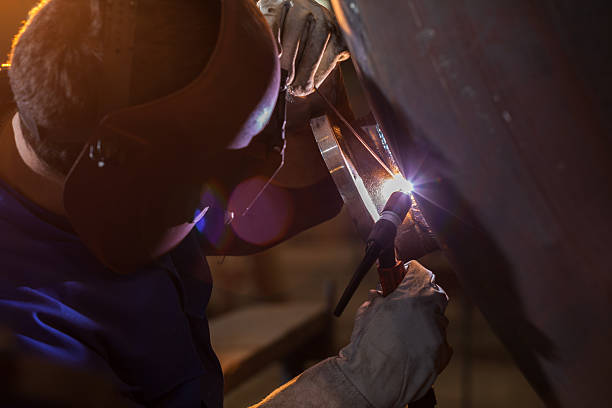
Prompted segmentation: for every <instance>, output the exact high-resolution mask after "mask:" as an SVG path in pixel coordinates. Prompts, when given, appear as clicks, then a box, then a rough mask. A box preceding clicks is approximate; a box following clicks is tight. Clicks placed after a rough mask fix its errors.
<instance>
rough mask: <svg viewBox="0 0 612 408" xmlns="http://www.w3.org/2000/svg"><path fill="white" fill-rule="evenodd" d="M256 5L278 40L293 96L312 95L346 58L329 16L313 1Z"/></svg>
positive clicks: (262, 0)
mask: <svg viewBox="0 0 612 408" xmlns="http://www.w3.org/2000/svg"><path fill="white" fill-rule="evenodd" d="M257 6H258V7H259V9H260V10H261V12H262V13H263V15H264V17H265V18H266V21H267V22H268V24H269V25H270V28H271V29H272V33H273V34H274V36H275V37H276V39H277V41H278V44H279V50H280V52H281V68H282V69H284V70H286V71H287V72H288V79H287V85H288V86H289V92H290V93H291V94H293V95H294V96H307V95H309V94H311V93H313V92H314V90H315V86H316V87H319V86H320V85H321V83H323V81H324V80H325V79H326V78H327V77H328V75H329V74H330V73H331V72H332V70H333V69H334V68H335V67H336V65H337V64H338V62H340V61H344V60H346V59H348V58H349V56H350V55H349V52H348V50H347V47H346V45H345V44H344V41H343V40H342V36H341V35H340V30H339V28H338V26H337V25H336V22H335V19H334V17H333V15H332V14H331V12H330V11H329V10H327V9H326V8H325V7H323V6H321V5H320V4H318V3H317V2H316V1H313V0H259V1H258V2H257Z"/></svg>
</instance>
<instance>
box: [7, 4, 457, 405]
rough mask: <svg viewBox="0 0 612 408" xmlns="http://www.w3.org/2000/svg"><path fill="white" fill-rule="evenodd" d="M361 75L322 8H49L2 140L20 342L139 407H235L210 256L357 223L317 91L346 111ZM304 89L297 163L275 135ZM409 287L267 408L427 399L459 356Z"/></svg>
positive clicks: (425, 299)
mask: <svg viewBox="0 0 612 408" xmlns="http://www.w3.org/2000/svg"><path fill="white" fill-rule="evenodd" d="M279 56H280V59H279ZM347 57H348V55H347V52H346V50H345V49H344V47H343V45H342V41H341V39H340V38H339V35H338V32H337V31H336V27H335V23H334V20H333V17H332V15H331V13H330V12H329V11H328V10H326V9H325V8H323V7H322V6H320V5H318V4H317V3H316V2H314V1H311V0H293V1H291V2H288V1H279V0H276V1H274V0H262V1H260V2H259V3H257V4H255V3H254V2H253V1H251V0H221V1H219V0H140V1H122V0H113V1H106V0H105V1H102V0H89V1H83V0H45V1H42V2H41V3H40V4H39V5H38V6H37V7H36V8H35V9H33V10H32V12H31V13H30V16H29V19H28V21H27V22H26V24H25V25H24V27H23V29H22V30H21V32H20V33H19V35H18V36H17V37H16V38H15V41H14V44H13V49H12V52H11V56H10V61H9V62H10V71H9V76H10V85H11V89H12V93H13V95H14V99H15V102H16V112H13V115H11V116H10V117H8V119H6V118H5V120H4V123H2V130H1V132H2V133H1V138H0V266H1V273H0V325H1V326H5V327H7V328H8V329H10V330H11V331H12V332H13V333H15V336H16V341H17V344H18V347H19V349H20V350H21V351H22V352H26V353H31V354H34V355H37V356H40V357H44V358H47V359H49V360H51V361H56V362H58V363H61V364H63V365H68V366H71V367H75V368H78V369H87V370H96V371H98V372H101V373H103V374H104V375H105V376H107V377H108V378H109V379H110V381H112V382H113V383H114V384H115V386H116V387H117V388H118V389H119V390H120V391H121V393H122V395H124V396H125V398H126V399H128V400H131V401H133V402H135V403H137V404H142V405H146V406H168V407H170V406H172V407H175V406H181V407H186V406H207V407H219V406H222V404H223V379H222V373H221V369H220V366H219V363H218V360H217V358H216V356H215V354H214V352H213V350H212V349H211V345H210V338H209V332H208V322H207V320H206V316H205V309H206V305H207V303H208V300H209V298H210V293H211V289H212V280H211V276H210V271H209V269H208V266H207V264H206V261H205V258H204V256H205V255H215V254H230V255H231V254H238V255H240V254H247V253H251V252H257V251H259V250H262V249H264V248H267V247H270V246H272V245H274V244H276V243H278V242H280V241H282V240H284V239H287V238H288V237H290V236H292V235H294V234H296V233H298V232H299V231H302V230H304V229H306V228H308V227H310V226H313V225H316V224H318V223H320V222H323V221H325V220H327V219H329V218H331V217H333V216H334V215H335V214H337V213H338V211H339V209H340V206H341V200H340V199H339V196H338V194H337V191H336V190H335V188H334V185H333V182H332V181H331V179H330V178H329V175H328V172H327V170H326V169H325V167H324V165H323V164H322V161H321V158H320V157H319V156H318V152H317V148H316V146H315V145H314V141H313V139H312V135H311V134H309V130H308V119H309V115H310V113H311V110H312V109H314V108H313V107H312V106H313V103H314V102H312V101H314V100H315V99H316V95H313V91H314V88H315V87H319V86H320V87H321V89H322V92H328V93H329V94H330V95H332V96H334V95H336V96H337V95H341V92H340V91H338V89H337V88H336V87H337V83H336V82H337V81H336V82H334V81H335V80H334V79H331V77H333V76H334V75H335V74H334V68H335V66H336V64H337V63H338V62H339V61H340V60H342V59H345V58H347ZM281 72H286V73H287V74H286V75H281ZM328 77H330V79H328V80H326V78H328ZM284 82H286V83H284ZM285 85H287V86H288V93H289V94H292V95H293V98H294V101H293V102H292V101H289V102H288V103H287V107H286V108H287V110H288V117H289V121H288V123H287V127H286V129H287V137H286V148H285V140H283V138H282V137H275V136H278V135H276V134H275V132H281V133H282V132H283V129H284V125H281V126H280V127H279V128H275V127H274V126H273V125H274V124H273V123H272V122H274V121H273V120H271V119H270V118H271V117H272V118H273V112H275V111H277V110H278V109H277V107H278V106H279V98H278V95H279V89H281V90H282V89H283V88H284V86H285ZM326 87H327V88H328V89H327V91H326V90H325V88H326ZM313 98H315V99H313ZM336 99H339V98H336ZM282 164H284V166H283V167H282V168H281V167H280V166H281V165H282ZM279 168H280V171H278V169H279ZM273 176H274V177H273ZM315 198H316V202H317V203H321V202H324V203H326V206H325V207H324V208H321V206H320V205H314V203H315ZM406 269H407V274H406V277H405V279H404V280H403V282H402V283H401V284H400V286H399V287H398V289H396V290H395V291H394V292H393V293H392V294H391V295H389V296H387V297H382V296H381V295H379V294H378V292H376V291H372V292H371V296H370V299H369V300H368V302H366V303H365V304H364V305H363V306H362V307H361V308H360V310H359V312H358V315H357V319H356V323H355V328H354V331H353V335H352V337H351V342H350V344H349V345H347V346H346V347H345V348H344V349H342V351H341V352H340V353H339V355H338V356H335V357H331V358H329V359H327V360H324V361H322V362H320V363H319V364H317V365H315V366H314V367H312V368H310V369H308V370H306V371H305V372H304V373H303V374H302V375H300V376H299V377H297V378H296V379H294V380H293V381H291V382H289V383H288V384H286V385H285V386H283V387H281V388H280V389H278V390H277V391H275V392H274V393H273V394H271V395H270V396H269V397H268V398H266V399H265V400H264V401H262V402H261V403H260V404H261V406H263V407H273V406H327V407H341V406H350V407H366V406H375V407H396V406H398V407H399V406H403V405H405V404H406V403H408V402H410V401H413V400H416V399H418V398H420V397H422V396H423V395H424V394H425V393H427V391H428V390H429V388H430V387H431V385H432V383H433V381H434V380H435V378H436V376H437V375H438V374H439V373H440V372H441V370H442V369H443V368H444V367H445V366H446V364H447V362H448V359H449V358H450V351H449V348H448V345H447V343H446V339H445V328H446V323H447V322H446V319H445V317H444V310H445V307H446V304H447V297H446V294H445V293H444V291H443V290H442V289H441V288H440V287H439V286H437V285H436V284H435V282H434V277H433V274H432V273H431V272H429V271H427V270H426V269H424V268H423V267H422V266H420V265H419V264H418V263H416V262H411V263H409V264H407V265H406Z"/></svg>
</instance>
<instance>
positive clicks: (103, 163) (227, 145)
mask: <svg viewBox="0 0 612 408" xmlns="http://www.w3.org/2000/svg"><path fill="white" fill-rule="evenodd" d="M253 3H254V2H253V1H252V0H221V23H220V29H219V33H218V38H217V43H216V46H215V50H214V52H213V54H212V56H211V57H210V60H209V62H208V64H207V66H206V67H205V69H204V71H203V72H202V73H201V74H200V75H199V76H198V77H197V78H196V79H195V80H194V81H193V82H192V83H191V84H189V85H188V86H187V87H185V88H184V89H181V90H179V91H177V92H174V93H172V94H170V95H167V96H165V97H163V98H161V99H158V100H155V101H152V102H149V103H145V104H142V105H138V106H126V105H127V101H128V99H129V77H130V75H131V68H129V67H130V64H131V52H132V51H131V50H132V47H133V38H134V32H133V29H134V20H135V16H136V13H137V12H138V11H137V2H136V1H134V0H113V1H109V2H105V7H106V8H107V10H106V11H105V45H104V50H105V52H104V74H105V75H106V78H105V79H104V83H105V84H106V85H105V86H103V88H105V89H102V90H101V91H100V95H99V99H100V101H101V104H102V106H103V108H102V109H103V110H104V112H105V113H103V114H101V115H100V116H101V118H100V121H99V124H98V126H97V127H96V128H95V130H94V131H93V133H92V134H91V137H90V138H89V139H88V141H87V143H86V145H85V147H84V149H83V150H82V152H81V154H80V156H79V157H78V159H77V161H76V162H75V164H74V166H73V167H72V169H71V171H70V172H69V174H68V178H67V180H66V184H65V190H64V205H65V209H66V211H67V214H68V217H69V220H70V222H71V224H72V226H73V227H74V229H75V231H76V232H77V234H78V235H79V236H80V238H81V239H82V240H83V241H84V242H85V244H86V245H87V246H88V247H89V248H90V250H91V251H92V252H93V253H94V254H95V255H96V256H97V257H98V258H99V259H100V260H101V261H102V262H103V263H104V264H106V265H107V266H108V267H110V268H112V269H113V270H115V271H118V272H122V273H123V272H129V271H132V270H134V269H136V268H138V267H139V266H142V265H144V264H147V263H149V262H151V261H153V260H154V259H156V258H158V257H159V256H161V255H163V254H165V253H167V252H168V251H169V250H171V249H172V248H174V247H175V246H176V245H177V244H178V243H179V242H180V241H181V240H182V239H183V238H184V237H185V236H186V235H187V234H188V233H189V232H190V231H191V229H192V228H193V226H194V222H196V221H197V217H198V214H200V215H201V214H203V212H204V211H205V210H206V208H205V204H203V203H201V202H198V197H200V188H201V186H202V185H204V184H205V183H206V182H207V179H206V177H207V174H206V173H207V171H206V168H207V165H208V163H210V162H213V161H214V162H216V163H218V160H219V155H227V157H228V163H229V162H235V163H240V162H241V157H243V156H242V155H246V154H250V151H251V150H253V149H252V145H253V140H257V138H258V137H259V136H258V135H261V134H262V130H264V128H265V127H266V125H267V124H268V123H269V122H271V121H270V117H271V115H272V113H273V111H274V110H275V106H276V102H277V99H278V94H279V84H280V68H279V60H278V51H277V47H276V43H275V40H274V37H273V35H272V33H271V31H270V29H269V27H268V25H267V24H266V21H265V20H264V18H263V16H262V15H261V14H260V12H259V10H258V9H257V8H256V6H255V5H254V4H253ZM128 68H129V69H128ZM126 84H127V85H128V86H126ZM126 89H127V90H126ZM107 112H110V113H107ZM26 125H27V123H26ZM264 142H266V143H268V144H269V141H264ZM266 143H263V144H264V145H265V144H266ZM255 150H257V149H255ZM264 150H265V149H264ZM263 156H265V158H266V161H267V162H272V163H273V164H272V167H274V166H275V165H276V166H278V165H279V163H282V149H280V148H279V147H278V146H276V147H275V148H274V149H273V150H270V151H267V152H266V154H264V155H263ZM263 156H262V157H263ZM194 218H196V219H194Z"/></svg>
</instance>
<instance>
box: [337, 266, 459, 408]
mask: <svg viewBox="0 0 612 408" xmlns="http://www.w3.org/2000/svg"><path fill="white" fill-rule="evenodd" d="M404 267H405V268H407V273H406V277H405V278H404V280H403V281H402V283H401V284H400V286H399V287H398V288H397V289H396V290H395V291H394V292H393V293H391V294H390V295H389V296H387V297H386V298H383V297H382V296H380V295H379V294H378V293H376V292H375V294H374V296H373V298H372V299H371V300H370V301H368V302H366V303H364V304H363V305H362V306H361V308H360V309H359V311H358V312H357V317H356V319H355V327H354V328H353V335H352V336H351V342H350V343H349V344H348V345H347V346H346V347H345V348H343V349H342V350H341V351H340V355H339V357H338V359H337V362H338V365H339V367H340V369H341V370H342V372H343V373H344V375H345V376H346V377H347V378H348V379H349V380H350V382H351V383H352V384H353V385H354V386H355V387H356V388H357V389H358V390H359V391H360V392H361V394H362V395H363V396H364V397H365V398H366V399H367V400H368V401H369V402H370V403H371V404H372V405H373V406H375V407H377V408H378V407H403V406H405V405H406V404H407V403H409V402H411V401H415V400H418V399H419V398H421V397H423V396H424V395H425V394H426V393H427V391H428V390H429V389H430V388H431V386H432V385H433V383H434V381H435V379H436V377H437V376H438V374H439V373H440V372H442V370H443V369H444V368H445V367H446V365H447V364H448V362H449V360H450V357H451V354H452V351H451V349H450V347H449V345H448V343H447V341H446V327H447V325H448V320H447V319H446V317H445V316H444V311H445V309H446V305H447V304H448V297H447V296H446V293H445V292H444V290H442V288H440V287H439V286H438V285H436V283H435V277H434V275H433V273H431V272H430V271H428V270H427V269H425V268H424V267H423V266H421V264H419V263H418V262H416V261H412V262H409V263H407V264H406V265H405V266H404Z"/></svg>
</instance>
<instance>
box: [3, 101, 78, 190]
mask: <svg viewBox="0 0 612 408" xmlns="http://www.w3.org/2000/svg"><path fill="white" fill-rule="evenodd" d="M12 124H13V134H14V137H15V146H17V151H18V152H19V156H20V157H21V160H23V162H24V163H25V165H26V166H28V167H29V168H30V169H31V170H32V171H33V172H34V173H36V174H38V175H39V176H41V177H44V178H45V179H47V180H50V181H53V182H54V183H56V184H58V185H60V186H63V185H64V182H65V181H66V176H65V175H63V174H62V173H61V172H60V171H58V170H56V169H54V168H52V167H51V166H49V165H48V164H47V163H46V162H45V161H44V160H42V159H41V158H39V157H38V155H37V154H36V152H35V151H34V149H32V146H30V143H28V141H27V140H26V139H25V137H24V136H23V130H24V128H23V126H22V125H21V117H20V116H19V112H17V113H15V115H14V116H13V122H12Z"/></svg>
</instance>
